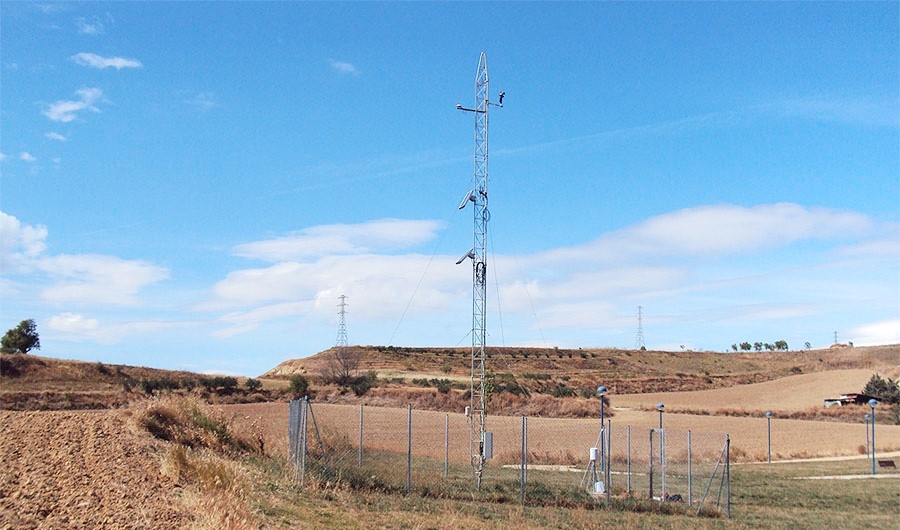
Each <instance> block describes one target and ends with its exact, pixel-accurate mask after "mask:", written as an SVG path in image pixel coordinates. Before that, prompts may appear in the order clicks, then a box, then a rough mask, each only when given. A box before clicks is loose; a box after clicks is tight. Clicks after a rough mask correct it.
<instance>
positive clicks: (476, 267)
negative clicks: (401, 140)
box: [456, 52, 504, 488]
mask: <svg viewBox="0 0 900 530" xmlns="http://www.w3.org/2000/svg"><path fill="white" fill-rule="evenodd" d="M503 96H504V93H503V92H501V93H500V100H499V103H491V102H490V100H489V99H488V69H487V56H485V54H484V52H481V56H480V57H479V59H478V68H477V69H476V71H475V107H474V108H466V107H463V106H462V105H457V106H456V108H457V109H458V110H462V111H466V112H471V113H473V114H474V115H475V174H474V188H473V189H472V191H470V192H469V193H468V195H466V197H465V198H464V199H463V201H462V202H461V203H460V205H459V208H460V209H463V208H465V206H466V205H467V204H468V203H470V202H472V203H474V237H473V239H474V243H473V246H472V249H471V250H469V252H467V253H466V254H465V255H463V257H461V258H460V259H459V261H457V262H456V263H457V264H459V263H462V262H463V260H465V259H466V258H471V259H472V359H471V364H472V386H471V392H470V398H469V427H470V429H469V432H470V436H469V449H470V454H471V460H472V467H473V468H474V471H475V481H476V486H477V487H479V488H480V487H481V477H482V474H483V473H484V461H485V458H487V457H489V456H490V455H489V454H486V450H488V451H489V450H490V447H486V445H488V446H489V445H490V443H491V440H488V439H486V434H485V433H486V431H485V419H486V415H487V414H486V410H485V377H486V374H485V352H484V346H485V334H486V325H485V301H486V292H487V289H486V281H487V225H488V220H489V219H490V212H489V211H488V110H489V108H490V107H491V105H494V106H498V107H502V106H503ZM488 436H489V435H488Z"/></svg>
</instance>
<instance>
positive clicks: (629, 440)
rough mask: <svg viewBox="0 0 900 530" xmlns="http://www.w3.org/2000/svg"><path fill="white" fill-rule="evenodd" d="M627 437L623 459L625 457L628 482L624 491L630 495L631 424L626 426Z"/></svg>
mask: <svg viewBox="0 0 900 530" xmlns="http://www.w3.org/2000/svg"><path fill="white" fill-rule="evenodd" d="M627 437H628V442H627V444H628V451H627V456H626V458H625V459H626V468H627V470H626V471H627V475H626V476H627V477H628V478H627V479H626V480H627V482H628V485H627V486H626V488H625V489H626V490H627V491H626V492H625V493H627V494H628V495H631V425H629V426H628V430H627Z"/></svg>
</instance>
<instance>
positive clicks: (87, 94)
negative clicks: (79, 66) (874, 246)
mask: <svg viewBox="0 0 900 530" xmlns="http://www.w3.org/2000/svg"><path fill="white" fill-rule="evenodd" d="M75 94H76V95H77V96H78V99H76V100H62V101H57V102H56V103H52V104H51V105H49V106H48V107H47V108H46V109H44V111H43V114H44V116H46V117H48V118H50V119H51V120H53V121H59V122H63V123H68V122H70V121H72V120H74V119H75V118H76V117H77V113H78V112H81V111H82V110H90V111H92V112H100V109H98V108H97V107H96V106H94V103H95V102H97V101H98V100H99V99H100V98H102V97H103V92H102V91H101V90H100V89H99V88H82V89H80V90H78V91H77V92H75Z"/></svg>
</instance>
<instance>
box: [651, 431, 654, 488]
mask: <svg viewBox="0 0 900 530" xmlns="http://www.w3.org/2000/svg"><path fill="white" fill-rule="evenodd" d="M653 459H654V455H653V429H650V500H651V501H652V500H653Z"/></svg>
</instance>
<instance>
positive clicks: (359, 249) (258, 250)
mask: <svg viewBox="0 0 900 530" xmlns="http://www.w3.org/2000/svg"><path fill="white" fill-rule="evenodd" d="M441 228H442V224H441V223H439V222H436V221H432V220H403V219H380V220H376V221H369V222H366V223H362V224H357V225H346V224H334V225H322V226H316V227H313V228H307V229H305V230H301V231H299V232H297V233H294V234H291V235H288V236H284V237H279V238H275V239H269V240H264V241H256V242H253V243H245V244H242V245H238V246H236V247H235V248H234V254H235V255H238V256H243V257H246V258H255V259H261V260H265V261H270V262H278V261H290V260H297V261H302V260H305V259H308V258H313V257H318V256H328V255H333V254H365V253H369V252H376V251H394V250H398V249H405V248H409V247H412V246H415V245H419V244H421V243H423V242H426V241H429V240H431V239H433V238H434V237H435V234H436V232H437V231H438V230H439V229H441Z"/></svg>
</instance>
